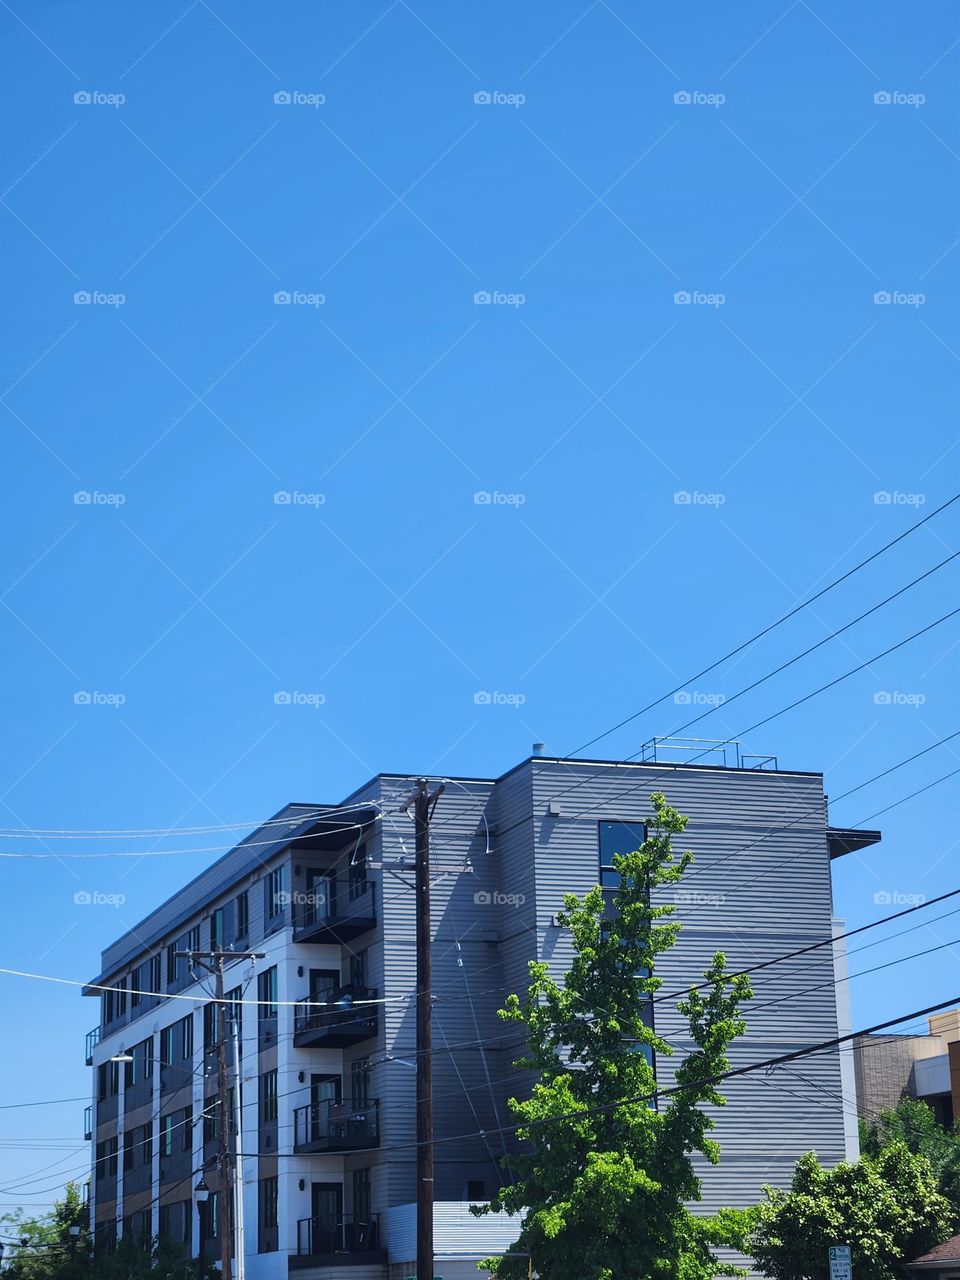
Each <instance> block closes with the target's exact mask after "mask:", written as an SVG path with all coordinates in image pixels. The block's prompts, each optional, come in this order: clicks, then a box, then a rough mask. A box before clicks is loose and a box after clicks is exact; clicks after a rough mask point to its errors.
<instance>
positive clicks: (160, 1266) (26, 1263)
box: [0, 1182, 220, 1280]
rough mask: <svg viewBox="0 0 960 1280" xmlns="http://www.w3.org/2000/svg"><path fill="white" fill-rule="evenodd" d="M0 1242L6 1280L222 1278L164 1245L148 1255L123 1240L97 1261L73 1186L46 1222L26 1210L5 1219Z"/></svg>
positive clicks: (1, 1223)
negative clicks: (74, 1232)
mask: <svg viewBox="0 0 960 1280" xmlns="http://www.w3.org/2000/svg"><path fill="white" fill-rule="evenodd" d="M73 1226H75V1227H79V1228H80V1231H79V1234H78V1235H76V1236H72V1235H71V1234H70V1228H71V1227H73ZM0 1237H2V1238H3V1240H4V1262H3V1271H2V1275H3V1280H215V1277H218V1276H219V1274H220V1273H219V1271H218V1270H216V1269H215V1268H214V1266H213V1264H212V1263H211V1262H208V1263H201V1262H199V1261H198V1260H196V1259H193V1258H190V1257H189V1255H188V1254H187V1252H186V1251H185V1250H184V1248H183V1247H182V1246H181V1245H175V1244H168V1243H165V1242H161V1243H158V1244H155V1245H154V1247H153V1248H150V1249H147V1248H142V1247H140V1246H139V1245H136V1244H134V1243H133V1242H132V1241H129V1240H121V1241H120V1242H119V1244H118V1245H117V1248H116V1250H115V1251H114V1252H113V1253H110V1254H104V1253H100V1254H97V1255H96V1256H93V1254H92V1252H91V1239H90V1231H89V1225H88V1211H87V1209H86V1207H85V1206H84V1204H83V1201H82V1198H81V1195H80V1188H79V1186H78V1185H77V1184H76V1183H74V1182H68V1183H67V1186H66V1188H65V1191H64V1198H63V1199H62V1200H57V1201H55V1202H54V1206H53V1209H52V1210H51V1211H50V1213H48V1214H45V1215H44V1216H42V1217H39V1218H35V1217H29V1216H27V1215H26V1214H25V1213H24V1212H23V1210H22V1209H18V1210H17V1211H16V1212H15V1213H8V1214H5V1215H3V1217H0Z"/></svg>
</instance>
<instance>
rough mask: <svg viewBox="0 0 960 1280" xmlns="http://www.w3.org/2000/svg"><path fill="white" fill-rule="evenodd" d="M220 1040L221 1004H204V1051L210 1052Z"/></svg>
mask: <svg viewBox="0 0 960 1280" xmlns="http://www.w3.org/2000/svg"><path fill="white" fill-rule="evenodd" d="M219 1041H220V1006H219V1005H218V1004H213V1003H211V1004H205V1005H204V1006H203V1051H204V1053H210V1052H211V1051H212V1050H213V1048H214V1046H215V1045H216V1044H218V1043H219Z"/></svg>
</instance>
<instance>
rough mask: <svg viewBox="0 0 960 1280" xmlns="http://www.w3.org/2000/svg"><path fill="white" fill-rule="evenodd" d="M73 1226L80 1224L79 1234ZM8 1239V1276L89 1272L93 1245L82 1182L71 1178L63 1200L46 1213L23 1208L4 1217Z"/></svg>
mask: <svg viewBox="0 0 960 1280" xmlns="http://www.w3.org/2000/svg"><path fill="white" fill-rule="evenodd" d="M71 1227H79V1228H80V1233H79V1235H77V1236H72V1235H71V1234H70V1228H71ZM0 1236H2V1238H3V1242H4V1267H3V1276H4V1280H82V1277H86V1276H89V1274H90V1270H89V1265H88V1263H87V1254H88V1252H89V1248H90V1237H89V1228H88V1225H87V1210H86V1209H85V1208H84V1205H83V1200H82V1197H81V1193H80V1186H79V1184H78V1183H76V1182H68V1183H67V1185H66V1187H65V1188H64V1195H63V1199H62V1200H56V1201H54V1205H53V1209H52V1210H51V1211H50V1213H48V1214H44V1215H43V1216H42V1217H30V1216H28V1215H27V1214H25V1213H24V1211H23V1210H22V1209H17V1210H16V1212H14V1213H7V1214H4V1215H3V1216H2V1217H0Z"/></svg>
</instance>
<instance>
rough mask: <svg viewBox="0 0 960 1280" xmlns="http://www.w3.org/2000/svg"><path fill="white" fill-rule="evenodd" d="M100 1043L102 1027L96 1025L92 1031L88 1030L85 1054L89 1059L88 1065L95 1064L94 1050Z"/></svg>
mask: <svg viewBox="0 0 960 1280" xmlns="http://www.w3.org/2000/svg"><path fill="white" fill-rule="evenodd" d="M99 1043H100V1028H99V1027H94V1028H93V1030H92V1031H88V1032H87V1052H86V1055H85V1056H86V1059H87V1066H88V1067H92V1066H93V1051H94V1049H95V1048H96V1047H97V1045H98V1044H99Z"/></svg>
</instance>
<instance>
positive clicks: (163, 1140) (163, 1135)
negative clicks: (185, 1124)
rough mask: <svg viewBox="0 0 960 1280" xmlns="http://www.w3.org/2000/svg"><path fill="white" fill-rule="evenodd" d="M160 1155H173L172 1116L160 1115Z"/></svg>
mask: <svg viewBox="0 0 960 1280" xmlns="http://www.w3.org/2000/svg"><path fill="white" fill-rule="evenodd" d="M160 1155H161V1156H172V1155H173V1116H172V1115H171V1116H161V1117H160ZM160 1234H161V1235H163V1234H164V1233H163V1232H162V1231H161V1233H160Z"/></svg>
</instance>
